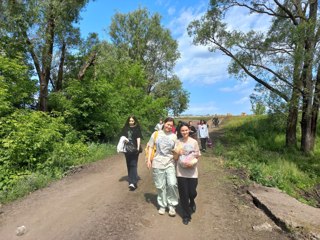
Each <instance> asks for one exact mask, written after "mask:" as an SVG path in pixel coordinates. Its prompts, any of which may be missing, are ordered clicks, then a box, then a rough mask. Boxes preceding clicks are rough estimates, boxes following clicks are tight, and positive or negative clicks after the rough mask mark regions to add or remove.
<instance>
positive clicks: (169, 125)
mask: <svg viewBox="0 0 320 240" xmlns="http://www.w3.org/2000/svg"><path fill="white" fill-rule="evenodd" d="M172 126H173V122H172V121H168V122H166V123H165V124H164V126H163V130H164V131H165V132H171V131H172Z"/></svg>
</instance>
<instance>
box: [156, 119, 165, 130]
mask: <svg viewBox="0 0 320 240" xmlns="http://www.w3.org/2000/svg"><path fill="white" fill-rule="evenodd" d="M162 127H163V121H162V118H160V120H159V122H158V123H157V125H156V126H155V127H154V130H156V131H159V130H161V129H162Z"/></svg>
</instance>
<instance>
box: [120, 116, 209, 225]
mask: <svg viewBox="0 0 320 240" xmlns="http://www.w3.org/2000/svg"><path fill="white" fill-rule="evenodd" d="M121 136H122V137H124V139H125V140H124V142H125V143H126V142H129V141H132V142H133V144H134V146H135V147H136V148H137V151H136V152H135V153H128V152H125V153H124V154H125V158H126V164H127V170H128V183H129V189H130V190H131V191H134V190H135V189H137V187H138V186H137V182H138V179H139V177H138V173H137V166H138V156H139V153H140V152H141V150H142V149H141V139H142V134H141V129H140V125H139V122H138V120H137V118H136V117H135V116H129V117H128V119H127V121H126V123H125V126H124V127H123V129H122V132H121ZM208 137H209V131H208V126H207V123H206V122H205V121H204V120H200V122H199V124H198V126H197V128H196V127H195V126H193V124H192V121H189V122H188V123H186V122H183V121H179V123H178V124H177V127H176V128H175V124H174V119H173V118H171V117H167V118H166V119H164V120H162V119H160V121H159V123H157V125H156V126H155V132H153V133H152V135H151V137H150V139H149V141H148V143H147V145H148V147H149V151H148V152H149V156H147V158H146V165H147V168H148V169H152V176H153V181H154V184H155V187H156V189H157V203H158V205H159V209H158V213H159V214H160V215H164V214H165V213H166V211H167V210H168V214H169V216H172V217H173V216H175V215H176V207H177V205H178V204H179V200H180V205H181V208H182V221H183V223H184V224H185V225H187V224H188V223H189V222H190V221H191V215H192V213H194V212H195V211H196V203H195V198H196V196H197V185H198V168H197V163H198V160H199V157H200V156H201V151H203V152H205V151H206V141H207V138H208ZM198 139H199V141H200V143H201V149H200V148H199V145H198V141H197V140H198ZM119 144H120V142H119ZM119 144H118V146H119ZM154 146H155V147H156V152H155V155H154V157H153V159H152V157H151V152H152V151H151V150H152V148H153V147H154ZM118 151H119V150H118Z"/></svg>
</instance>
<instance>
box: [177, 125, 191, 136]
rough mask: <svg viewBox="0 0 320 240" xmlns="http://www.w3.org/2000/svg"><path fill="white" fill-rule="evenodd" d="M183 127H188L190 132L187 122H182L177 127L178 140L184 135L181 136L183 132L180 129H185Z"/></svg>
mask: <svg viewBox="0 0 320 240" xmlns="http://www.w3.org/2000/svg"><path fill="white" fill-rule="evenodd" d="M183 126H187V127H188V128H189V130H190V125H189V124H188V123H186V122H182V121H180V122H179V124H178V126H177V137H178V138H182V135H181V132H180V129H181V128H182V127H183Z"/></svg>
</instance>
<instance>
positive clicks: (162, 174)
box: [152, 166, 179, 208]
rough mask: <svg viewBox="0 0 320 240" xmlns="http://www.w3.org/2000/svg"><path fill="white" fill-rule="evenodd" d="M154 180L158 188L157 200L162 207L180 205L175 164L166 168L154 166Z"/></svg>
mask: <svg viewBox="0 0 320 240" xmlns="http://www.w3.org/2000/svg"><path fill="white" fill-rule="evenodd" d="M152 171H153V181H154V184H155V186H156V188H157V190H158V196H157V202H158V204H159V206H160V207H162V208H166V207H169V206H172V207H175V206H177V205H178V198H179V194H178V186H177V177H176V169H175V167H174V166H170V167H167V168H165V169H158V168H153V169H152Z"/></svg>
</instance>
